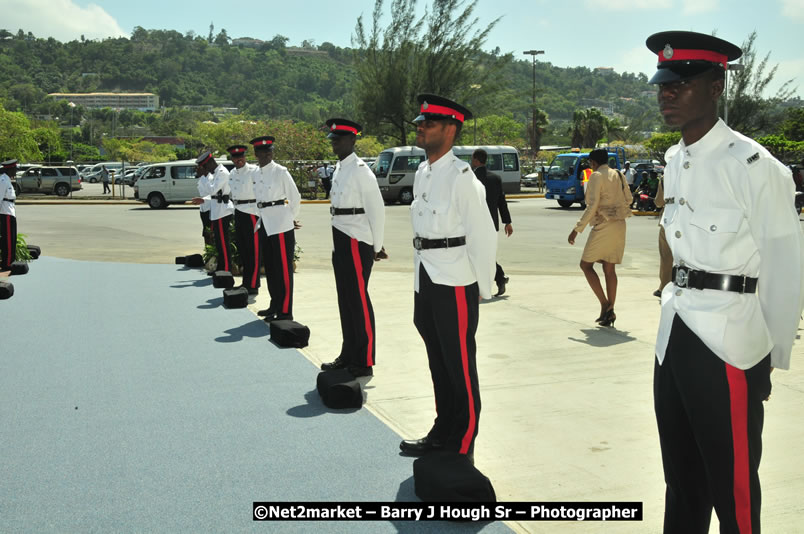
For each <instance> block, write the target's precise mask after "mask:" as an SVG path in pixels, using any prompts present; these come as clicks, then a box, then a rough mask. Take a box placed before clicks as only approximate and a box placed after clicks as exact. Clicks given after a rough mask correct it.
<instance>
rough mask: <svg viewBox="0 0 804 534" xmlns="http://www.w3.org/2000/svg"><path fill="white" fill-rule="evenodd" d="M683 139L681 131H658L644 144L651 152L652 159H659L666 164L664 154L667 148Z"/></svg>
mask: <svg viewBox="0 0 804 534" xmlns="http://www.w3.org/2000/svg"><path fill="white" fill-rule="evenodd" d="M680 140H681V132H666V133H656V134H653V136H651V138H650V139H648V140H646V141H645V142H644V143H643V145H644V147H645V148H646V149H647V151H648V153H649V154H650V157H651V159H655V160H658V161H660V162H662V165H664V164H665V163H666V162H665V160H664V154H665V152H667V149H668V148H670V147H671V146H673V145H675V144H677V143H678V142H679V141H680Z"/></svg>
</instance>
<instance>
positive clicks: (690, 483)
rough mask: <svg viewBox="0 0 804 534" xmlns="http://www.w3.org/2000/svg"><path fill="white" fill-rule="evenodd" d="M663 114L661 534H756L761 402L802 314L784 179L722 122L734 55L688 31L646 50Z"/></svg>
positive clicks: (797, 247) (666, 35) (658, 375)
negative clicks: (668, 270)
mask: <svg viewBox="0 0 804 534" xmlns="http://www.w3.org/2000/svg"><path fill="white" fill-rule="evenodd" d="M647 46H648V48H649V49H650V50H651V51H653V52H654V53H656V54H658V58H659V64H658V71H657V72H656V74H655V75H654V76H653V78H652V79H651V81H650V82H651V83H653V84H658V86H659V91H658V101H659V109H660V111H661V113H662V115H663V117H664V120H665V122H666V123H667V124H668V125H670V126H675V127H679V128H680V129H681V136H682V139H681V141H680V142H679V143H678V145H676V146H673V147H671V148H670V149H669V150H668V151H667V154H666V156H665V159H666V160H667V166H666V167H665V175H664V200H665V208H664V214H663V216H662V220H661V224H662V226H663V227H664V229H665V232H666V235H667V240H668V242H669V245H670V249H671V250H672V254H673V260H674V264H675V266H674V267H673V283H671V284H668V285H667V286H665V287H664V289H663V291H662V314H661V321H660V324H659V333H658V338H657V342H656V364H655V371H654V384H653V386H654V404H655V410H656V420H657V423H658V428H659V439H660V443H661V448H662V463H663V466H664V474H665V482H666V484H667V487H666V495H665V517H664V532H666V533H706V532H709V523H710V520H711V515H712V508H713V507H714V509H715V512H716V513H717V516H718V519H719V520H720V532H729V533H732V532H739V533H749V532H754V533H758V532H759V531H760V484H759V475H758V468H759V461H760V456H761V452H762V424H763V406H762V402H763V400H766V399H767V398H768V396H769V395H770V391H771V381H770V376H771V371H772V370H773V368H775V367H780V368H782V369H787V368H789V366H790V353H791V349H792V345H793V340H794V339H795V337H796V330H797V328H798V323H799V317H800V314H801V310H802V285H804V281H803V280H802V267H804V265H802V234H801V227H800V223H799V220H798V215H797V214H796V213H795V211H794V210H793V202H792V200H793V182H792V180H791V179H790V172H789V171H788V170H787V169H786V168H785V167H784V166H783V165H782V164H781V163H779V162H778V161H777V160H776V159H774V158H773V156H771V155H770V154H769V153H768V151H767V150H765V149H764V148H763V147H762V146H760V145H759V144H758V143H756V142H755V141H753V140H751V139H749V138H747V137H745V136H743V135H741V134H739V133H737V132H735V131H733V130H731V129H730V128H729V127H728V126H727V125H726V124H725V123H724V122H723V121H722V120H718V118H717V104H718V99H719V97H720V96H721V94H722V92H723V88H724V74H725V69H726V68H727V67H726V66H727V64H728V62H729V61H733V60H735V59H737V58H738V57H740V55H741V54H742V51H741V50H740V49H739V48H738V47H736V46H734V45H733V44H731V43H728V42H726V41H723V40H721V39H718V38H716V37H712V36H711V35H704V34H698V33H692V32H675V31H674V32H662V33H657V34H654V35H652V36H651V37H649V38H648V40H647Z"/></svg>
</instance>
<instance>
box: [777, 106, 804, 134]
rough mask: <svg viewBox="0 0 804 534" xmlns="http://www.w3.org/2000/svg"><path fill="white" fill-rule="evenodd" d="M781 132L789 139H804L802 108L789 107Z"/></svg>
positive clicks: (803, 110) (803, 112)
mask: <svg viewBox="0 0 804 534" xmlns="http://www.w3.org/2000/svg"><path fill="white" fill-rule="evenodd" d="M782 133H783V134H784V136H785V137H786V138H787V139H789V140H791V141H804V108H790V109H789V110H787V116H786V117H785V119H784V122H783V123H782Z"/></svg>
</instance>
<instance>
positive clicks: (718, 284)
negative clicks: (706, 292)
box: [673, 265, 757, 293]
mask: <svg viewBox="0 0 804 534" xmlns="http://www.w3.org/2000/svg"><path fill="white" fill-rule="evenodd" d="M673 282H674V283H675V285H676V287H687V288H691V289H719V290H721V291H734V292H735V293H756V291H757V279H756V278H751V277H750V276H737V275H733V274H715V273H708V272H706V271H696V270H693V269H690V268H689V267H682V266H679V265H675V266H674V267H673Z"/></svg>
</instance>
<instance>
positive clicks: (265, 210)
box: [251, 136, 301, 321]
mask: <svg viewBox="0 0 804 534" xmlns="http://www.w3.org/2000/svg"><path fill="white" fill-rule="evenodd" d="M251 144H252V146H254V154H255V155H256V156H257V162H258V164H259V166H258V168H257V169H255V170H254V171H253V172H252V173H251V179H252V183H253V184H254V195H255V198H256V199H257V208H258V210H259V215H260V226H261V231H262V236H261V237H260V239H261V240H262V261H263V264H264V265H265V278H266V280H267V283H268V293H269V294H270V295H271V302H270V304H269V306H268V308H267V309H265V310H260V311H259V312H257V315H259V316H261V317H264V318H265V319H264V320H265V321H272V320H274V319H293V252H294V250H295V248H296V234H295V228H296V221H295V219H296V217H298V215H299V208H300V207H301V195H299V189H298V188H297V187H296V183H295V182H294V181H293V177H292V176H291V175H290V173H289V172H288V170H287V169H286V168H285V167H283V166H282V165H279V164H278V163H276V162H275V161H274V138H273V137H271V136H264V137H257V138H255V139H252V140H251Z"/></svg>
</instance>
